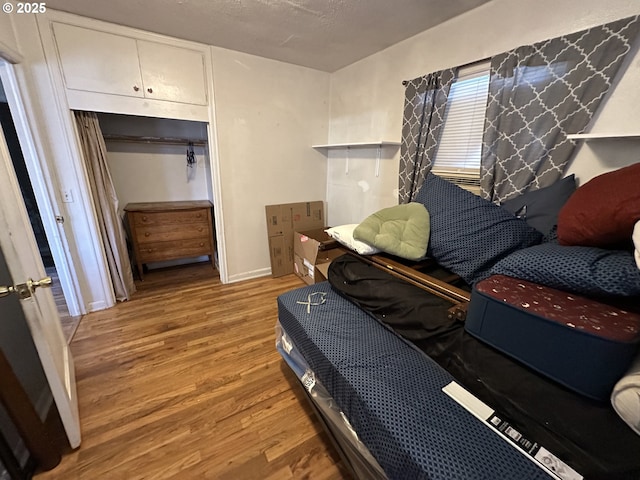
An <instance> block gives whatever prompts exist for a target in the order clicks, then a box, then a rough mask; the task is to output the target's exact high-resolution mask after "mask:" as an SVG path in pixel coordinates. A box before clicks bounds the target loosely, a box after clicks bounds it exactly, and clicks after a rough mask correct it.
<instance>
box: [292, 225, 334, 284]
mask: <svg viewBox="0 0 640 480" xmlns="http://www.w3.org/2000/svg"><path fill="white" fill-rule="evenodd" d="M337 247H339V244H338V242H337V241H335V240H334V239H333V238H331V237H330V236H329V235H327V233H326V232H325V231H324V228H320V229H315V230H306V231H303V232H296V233H295V236H294V239H293V256H294V264H293V270H294V273H295V274H296V275H298V276H299V277H300V278H301V279H302V280H304V282H305V283H307V284H309V285H313V284H314V283H318V282H322V281H324V280H326V279H327V277H328V273H327V272H328V270H329V265H330V264H331V261H332V260H333V259H335V258H337V257H339V256H340V255H343V254H344V253H345V252H344V250H343V249H342V248H337Z"/></svg>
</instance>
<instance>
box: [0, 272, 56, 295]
mask: <svg viewBox="0 0 640 480" xmlns="http://www.w3.org/2000/svg"><path fill="white" fill-rule="evenodd" d="M51 285H53V280H52V279H51V277H44V278H41V279H40V280H31V279H29V280H27V281H26V282H25V283H21V284H19V285H9V286H6V285H0V298H1V297H6V296H7V295H9V294H10V293H17V294H18V295H20V298H21V299H25V298H30V297H31V292H33V291H34V290H35V289H36V288H38V287H46V288H49V287H51Z"/></svg>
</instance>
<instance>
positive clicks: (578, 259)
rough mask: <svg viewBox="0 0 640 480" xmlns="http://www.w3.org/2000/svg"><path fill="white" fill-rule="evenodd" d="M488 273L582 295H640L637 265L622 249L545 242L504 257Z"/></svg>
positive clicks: (629, 254)
mask: <svg viewBox="0 0 640 480" xmlns="http://www.w3.org/2000/svg"><path fill="white" fill-rule="evenodd" d="M491 273H492V274H493V273H497V274H502V275H507V276H509V277H515V278H521V279H522V280H529V281H530V282H534V283H538V284H540V285H546V286H547V287H552V288H557V289H560V290H564V291H567V292H573V293H579V294H582V295H596V296H612V295H619V296H635V295H640V269H638V267H637V265H636V262H635V260H634V258H633V254H632V253H631V252H627V251H625V250H605V249H603V248H596V247H582V246H565V245H558V244H554V243H544V244H542V245H536V246H534V247H530V248H525V249H524V250H519V251H517V252H514V253H512V254H511V255H509V256H508V257H505V258H503V259H502V260H501V261H499V262H498V263H496V264H495V265H494V267H493V268H492V269H491Z"/></svg>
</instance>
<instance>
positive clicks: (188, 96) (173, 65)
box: [137, 40, 207, 105]
mask: <svg viewBox="0 0 640 480" xmlns="http://www.w3.org/2000/svg"><path fill="white" fill-rule="evenodd" d="M137 44H138V55H139V57H140V70H141V72H142V84H143V85H144V94H145V97H147V98H156V99H158V100H169V101H171V102H184V103H195V104H198V105H206V104H207V90H206V85H205V74H204V59H203V57H202V53H200V52H197V51H195V50H188V49H186V48H180V47H173V46H170V45H164V44H161V43H155V42H147V41H144V40H138V41H137Z"/></svg>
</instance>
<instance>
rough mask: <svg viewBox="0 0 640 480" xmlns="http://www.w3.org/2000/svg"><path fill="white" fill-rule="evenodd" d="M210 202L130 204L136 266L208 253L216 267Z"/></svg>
mask: <svg viewBox="0 0 640 480" xmlns="http://www.w3.org/2000/svg"><path fill="white" fill-rule="evenodd" d="M212 207H213V205H212V204H211V202H209V201H208V200H187V201H179V202H147V203H130V204H128V205H127V206H126V207H125V208H124V210H125V212H127V222H128V224H129V231H130V234H131V235H130V240H131V243H132V246H133V253H134V257H135V262H136V266H137V267H138V274H139V275H140V279H141V280H142V279H143V276H144V271H143V265H144V264H145V263H149V262H161V261H164V260H177V259H179V258H188V257H191V258H194V257H201V256H204V255H206V256H208V257H209V259H210V261H211V265H212V266H213V268H214V269H215V248H216V246H215V240H214V230H213V215H212Z"/></svg>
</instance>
